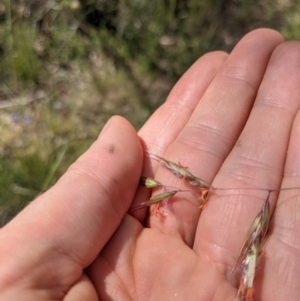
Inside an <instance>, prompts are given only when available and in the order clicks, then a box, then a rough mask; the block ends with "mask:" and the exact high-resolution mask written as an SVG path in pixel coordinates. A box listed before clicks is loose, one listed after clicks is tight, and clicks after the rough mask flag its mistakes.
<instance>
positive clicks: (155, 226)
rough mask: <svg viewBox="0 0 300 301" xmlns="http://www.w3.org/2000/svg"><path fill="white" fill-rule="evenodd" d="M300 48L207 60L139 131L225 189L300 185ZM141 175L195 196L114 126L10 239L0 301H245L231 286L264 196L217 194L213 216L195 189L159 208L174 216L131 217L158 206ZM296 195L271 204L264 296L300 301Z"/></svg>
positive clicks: (1, 251) (262, 48) (2, 250)
mask: <svg viewBox="0 0 300 301" xmlns="http://www.w3.org/2000/svg"><path fill="white" fill-rule="evenodd" d="M299 50H300V44H299V43H297V42H289V43H283V40H282V37H281V36H280V35H279V34H278V33H276V32H274V31H271V30H258V31H254V32H252V33H250V34H248V35H247V36H245V37H244V38H243V39H242V40H241V41H240V43H239V44H238V45H237V46H236V48H235V49H234V50H233V52H232V53H231V54H230V55H229V56H228V55H227V54H225V53H222V52H214V53H210V54H207V55H205V56H203V57H202V58H201V59H199V60H198V61H197V62H196V63H195V64H194V65H193V66H192V67H191V68H190V69H189V70H188V71H187V73H186V74H185V75H184V76H183V77H182V78H181V79H180V81H179V82H178V83H177V85H176V86H175V87H174V89H173V90H172V92H171V94H170V95H169V97H168V99H167V101H166V103H165V104H164V105H163V106H162V107H160V108H159V109H158V110H157V111H156V112H155V113H154V114H153V116H152V117H151V118H150V119H149V120H148V122H147V123H146V124H145V125H144V127H143V128H142V129H141V130H140V132H139V136H140V138H141V140H142V145H143V148H144V150H148V151H149V152H151V153H155V154H157V155H159V156H163V157H165V158H167V159H169V160H171V161H174V162H180V163H181V164H182V165H183V166H188V167H189V170H190V171H191V172H192V173H193V174H195V175H197V176H199V177H200V178H203V179H204V180H206V181H208V182H211V183H212V185H213V186H214V187H227V188H230V187H232V188H235V187H241V188H249V187H250V188H251V187H255V188H266V189H268V188H269V189H278V188H280V187H295V186H297V187H300V183H299V182H300V180H299V174H300V172H299V171H300V163H299V162H300V160H299V159H300V146H299V143H298V141H299V139H300V137H299V136H300V115H299V114H297V112H298V110H299V106H300V101H299V99H298V95H299V92H300V86H299V84H298V79H299V75H300V69H299V67H298V65H299V62H300V51H299ZM287 150H288V155H287V157H286V152H287ZM141 174H142V175H145V176H155V178H156V179H157V180H159V181H160V182H162V183H164V184H165V185H172V186H176V187H180V188H186V185H185V183H182V182H181V181H180V180H178V179H177V178H176V177H174V176H173V175H172V174H170V173H169V172H168V171H166V170H165V169H163V168H162V167H161V166H159V165H158V163H157V162H155V161H151V160H150V159H149V158H148V157H147V156H144V159H143V156H142V148H141V146H140V141H139V139H138V137H137V135H136V133H135V131H134V129H133V128H132V127H131V126H130V125H129V124H128V122H126V121H125V120H124V119H122V118H120V117H114V118H112V119H111V120H110V122H109V123H108V124H107V125H106V127H105V128H104V129H103V131H102V133H101V134H100V137H99V139H98V140H97V141H96V142H95V143H94V144H93V146H92V147H91V148H90V149H89V150H88V151H87V152H86V153H85V154H84V155H83V156H82V157H81V158H79V160H78V161H77V162H75V163H74V164H73V165H72V166H71V167H70V169H69V170H68V172H67V173H66V174H65V175H64V176H63V177H62V178H61V179H60V180H59V181H58V183H57V184H56V185H55V186H54V187H52V188H51V189H50V190H49V191H47V192H46V193H45V194H43V195H42V196H40V197H39V198H38V199H37V200H35V201H34V202H32V203H31V204H30V205H29V206H28V207H27V208H25V209H24V210H23V211H22V212H21V213H20V214H19V215H18V216H17V217H16V218H15V219H14V220H12V221H11V222H10V223H9V224H8V225H7V226H5V227H4V228H3V229H1V230H0V265H1V274H0V296H1V301H2V300H24V301H27V300H30V301H34V300H45V301H46V300H64V301H70V300H72V301H79V300H89V301H94V300H102V301H104V300H122V301H123V300H124V301H126V300H147V301H148V300H173V299H175V300H197V301H200V300H202V301H212V300H214V301H217V300H222V301H224V300H226V301H227V300H228V301H229V300H236V295H237V287H236V286H234V284H232V283H231V282H230V281H229V280H228V279H227V277H226V276H228V275H229V273H230V271H231V269H232V267H233V266H234V264H235V262H236V261H237V258H238V254H239V250H240V247H241V245H242V243H243V241H244V239H245V238H246V233H247V231H248V228H249V227H250V225H251V223H252V221H253V219H254V217H255V215H256V214H257V212H258V211H259V210H260V208H261V206H262V203H263V201H264V199H265V197H266V192H264V191H254V190H253V191H249V190H248V191H247V190H242V191H239V190H236V191H235V190H233V191H230V192H226V191H223V192H221V191H220V192H218V191H216V192H214V193H212V194H211V195H210V199H209V202H208V204H207V205H206V206H205V208H204V210H203V211H202V212H201V211H200V210H199V208H198V206H199V204H198V201H197V199H196V198H195V194H194V193H193V192H186V193H182V194H180V195H179V194H178V195H177V196H175V197H174V198H173V199H172V201H170V202H169V203H168V205H166V206H164V207H163V208H162V209H161V210H162V212H163V214H164V218H159V217H157V216H155V215H154V216H148V214H147V211H146V209H145V210H141V211H135V212H134V213H133V214H132V215H131V214H128V213H126V212H127V211H128V209H129V207H130V206H132V207H135V206H136V205H138V204H140V203H141V202H143V201H145V200H147V199H148V198H149V196H150V195H149V192H148V191H146V190H145V189H144V188H138V190H137V191H136V189H137V185H138V181H139V178H140V176H141ZM296 192H297V191H296V190H289V191H284V192H281V193H280V194H279V197H278V195H277V194H276V193H272V195H271V198H270V202H271V209H272V212H273V211H274V208H275V206H276V211H275V214H274V216H273V220H272V223H271V228H270V231H269V233H268V235H267V238H266V243H265V246H264V250H265V252H266V255H265V257H264V259H263V260H262V262H263V264H262V266H261V267H260V268H259V269H258V271H257V278H256V282H255V288H256V290H255V297H254V298H255V299H258V300H272V301H281V300H296V299H297V296H298V292H299V287H300V283H299V278H298V277H297V276H298V274H299V272H300V263H299V262H300V251H299V248H300V240H299V234H298V233H297V230H298V228H299V226H300V214H299V209H300V208H299V206H300V205H299V204H300V203H299V200H298V197H297V193H296ZM277 197H278V198H277ZM133 199H134V201H133V203H132V200H133ZM200 214H201V215H200ZM145 223H146V224H147V226H148V227H144V226H143V224H145Z"/></svg>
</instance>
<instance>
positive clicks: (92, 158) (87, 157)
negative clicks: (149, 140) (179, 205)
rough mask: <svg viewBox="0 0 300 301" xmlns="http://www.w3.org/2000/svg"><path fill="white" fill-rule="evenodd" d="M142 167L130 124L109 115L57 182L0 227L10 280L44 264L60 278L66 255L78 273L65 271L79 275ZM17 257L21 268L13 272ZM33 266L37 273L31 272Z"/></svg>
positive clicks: (2, 259) (115, 222)
mask: <svg viewBox="0 0 300 301" xmlns="http://www.w3.org/2000/svg"><path fill="white" fill-rule="evenodd" d="M141 168H142V149H141V145H140V142H139V139H138V136H137V134H136V132H135V130H134V128H133V127H132V126H131V125H130V124H129V123H128V121H126V120H125V119H124V118H122V117H117V116H116V117H113V118H111V119H110V121H109V122H108V123H107V124H106V126H105V128H104V129H103V130H102V132H101V134H100V136H99V138H98V139H97V141H96V142H95V143H94V144H93V145H92V146H91V147H90V149H89V150H88V151H87V152H86V153H85V154H83V155H82V156H81V157H80V158H79V159H78V160H77V161H76V162H75V163H74V164H73V165H72V166H71V167H70V168H69V169H68V171H67V172H66V174H65V175H63V176H62V177H61V179H60V180H59V181H58V182H57V184H56V185H55V186H53V187H52V188H51V189H50V190H48V191H47V192H46V193H44V194H43V195H41V196H40V197H39V198H37V199H36V200H35V201H33V202H32V203H31V204H30V205H29V206H27V207H26V208H25V209H24V210H23V211H22V212H21V213H20V214H19V215H18V216H17V217H16V218H15V219H13V220H12V221H11V222H10V223H9V224H8V225H6V226H5V227H4V228H2V229H1V230H0V265H1V266H2V267H4V266H5V267H7V269H6V271H7V272H8V273H10V280H13V279H11V278H15V277H17V278H22V275H24V274H25V275H26V276H28V274H35V275H36V277H37V278H38V275H39V274H40V273H42V272H43V266H45V269H46V268H47V271H46V272H47V275H49V273H50V274H51V273H53V274H54V275H52V276H55V273H56V272H57V273H59V277H57V278H62V275H61V274H62V273H63V272H62V271H64V270H63V268H62V264H63V265H66V262H69V263H70V259H71V262H73V265H74V263H76V264H75V265H76V267H77V269H78V273H74V270H73V271H72V269H71V270H70V267H69V265H68V269H65V270H66V271H69V274H70V273H71V271H72V272H73V274H72V275H74V276H75V275H76V274H77V276H76V277H78V276H79V275H81V272H82V269H83V268H85V267H86V266H87V265H89V264H90V263H91V262H92V261H93V260H94V258H95V257H96V256H97V255H98V253H99V252H100V251H101V249H102V248H103V246H104V245H105V244H106V243H107V241H108V240H109V238H110V237H111V236H112V234H113V233H114V232H115V230H116V229H117V227H118V226H119V224H120V223H121V221H122V218H123V216H124V215H125V213H126V212H127V210H128V208H129V206H130V204H131V201H132V198H133V196H134V194H135V191H136V188H137V185H138V182H139V178H140V173H141ZM24 258H26V263H24ZM66 258H68V260H67V261H66ZM18 259H20V261H22V263H21V264H20V265H21V267H22V268H21V270H19V271H18V276H16V275H14V276H12V273H13V272H12V270H16V267H17V266H18V264H17V263H16V261H17V260H18ZM45 261H47V264H45ZM62 262H63V263H62ZM33 265H34V266H33ZM50 266H51V267H53V271H52V270H51V269H52V268H51V269H49V267H50ZM58 267H59V268H58ZM78 267H79V268H78ZM35 268H36V269H37V270H38V273H33V270H34V269H35ZM80 269H81V270H80ZM66 273H67V272H66ZM1 274H2V276H3V273H1ZM4 274H5V273H4ZM2 276H0V283H1V281H2V280H4V279H1V278H2ZM49 276H50V275H49ZM56 276H57V275H56ZM63 276H65V279H66V278H67V275H63ZM3 277H7V275H6V276H3ZM6 279H7V278H6ZM52 279H53V278H52ZM4 283H5V281H4ZM0 286H1V285H0Z"/></svg>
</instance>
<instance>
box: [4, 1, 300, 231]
mask: <svg viewBox="0 0 300 301" xmlns="http://www.w3.org/2000/svg"><path fill="white" fill-rule="evenodd" d="M299 25H300V2H299V1H296V0H294V1H293V0H281V1H279V0H278V1H271V0H254V1H247V0H151V1H148V0H98V1H97V0H95V1H93V0H82V1H78V0H74V1H69V0H68V1H67V0H56V1H46V0H43V1H38V0H18V1H17V0H15V1H12V0H4V1H2V2H0V70H1V72H0V224H1V225H3V224H4V223H6V222H7V221H8V220H10V219H11V218H12V217H13V216H14V215H15V214H16V213H17V212H18V211H19V210H21V209H22V208H23V207H24V206H25V205H26V204H27V203H28V202H29V201H30V200H32V199H33V198H35V197H36V196H37V195H38V194H40V193H41V192H42V191H44V190H46V189H47V188H49V187H50V186H51V185H53V184H54V183H55V182H56V180H57V179H58V178H59V177H60V176H61V174H62V173H63V172H64V171H65V170H66V168H67V167H68V166H69V165H70V164H71V163H72V162H73V161H74V160H75V159H76V158H77V157H78V156H79V155H80V154H81V153H82V152H84V151H85V150H86V149H87V148H88V147H89V145H90V144H91V143H92V142H93V140H94V139H95V138H96V137H97V135H98V133H99V131H100V130H101V128H102V126H103V124H104V123H105V122H106V121H107V120H108V118H109V117H110V116H112V115H114V114H120V115H122V116H124V117H126V118H128V119H129V120H130V121H131V123H132V124H133V125H134V126H135V127H136V129H138V128H139V127H140V126H141V125H142V124H143V123H144V122H145V120H146V119H147V117H148V116H149V115H150V114H151V113H152V112H153V111H154V110H155V109H156V108H157V107H158V106H159V105H160V104H161V103H162V102H163V101H164V100H165V98H166V96H167V94H168V92H169V91H170V89H171V87H172V85H173V84H174V83H175V82H176V80H177V79H178V78H179V77H180V76H181V75H182V74H183V73H184V71H185V70H186V69H187V68H188V67H189V66H190V65H191V64H192V63H193V62H194V61H195V60H196V59H197V58H198V57H199V56H201V55H202V54H204V53H206V52H208V51H211V50H216V49H221V50H225V51H230V50H231V49H232V47H233V46H234V45H235V44H236V42H237V41H238V40H239V39H240V38H241V37H242V36H243V35H244V34H245V33H247V32H248V31H250V30H252V29H254V28H258V27H269V28H274V29H277V30H279V31H280V32H282V33H283V35H284V36H285V37H286V38H287V39H299V38H300V33H299V32H300V31H299V30H298V29H299Z"/></svg>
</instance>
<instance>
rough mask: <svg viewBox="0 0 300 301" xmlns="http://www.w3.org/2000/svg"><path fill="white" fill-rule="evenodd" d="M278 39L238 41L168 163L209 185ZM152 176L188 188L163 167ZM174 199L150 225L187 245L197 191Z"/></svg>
mask: <svg viewBox="0 0 300 301" xmlns="http://www.w3.org/2000/svg"><path fill="white" fill-rule="evenodd" d="M281 41H282V37H281V36H280V35H279V34H278V33H277V32H275V31H272V30H257V31H254V32H251V33H250V34H248V35H246V36H245V37H244V38H243V39H242V40H241V41H240V42H239V43H238V45H237V46H236V47H235V48H234V50H233V51H232V53H231V54H230V56H229V57H228V59H227V60H226V62H225V63H224V66H223V68H221V70H220V71H219V73H218V74H217V76H216V77H215V79H214V80H213V81H212V83H211V85H210V86H209V87H208V89H207V90H206V92H205V94H204V95H203V97H202V99H201V101H200V103H199V105H198V106H197V108H196V109H195V112H194V113H193V115H192V116H191V118H190V120H189V122H188V123H187V124H186V126H185V128H184V129H183V130H182V132H181V133H180V134H179V135H178V137H177V139H176V141H175V142H174V143H173V144H172V145H171V146H170V147H169V148H168V150H167V152H166V153H165V155H164V156H165V157H166V158H167V159H169V160H171V161H175V162H180V164H181V165H183V166H187V167H189V170H190V171H191V172H192V173H193V174H195V175H197V176H198V177H200V178H202V179H204V180H205V181H207V182H211V181H212V179H213V178H214V176H215V174H216V173H217V172H218V170H219V168H220V166H221V164H222V163H223V161H224V159H225V158H226V157H227V155H228V153H229V152H230V151H231V149H232V147H233V146H234V143H235V141H236V139H237V137H238V135H239V134H240V131H241V130H242V128H243V126H244V124H245V122H246V120H247V118H248V115H249V111H250V109H251V106H252V104H253V101H254V99H255V95H256V92H257V89H258V86H259V83H260V81H261V79H262V77H263V74H264V72H265V68H266V65H267V62H268V59H269V57H270V55H271V53H272V51H273V49H274V48H275V47H276V46H277V45H278V44H279V43H280V42H281ZM156 177H157V179H158V180H159V181H163V182H164V183H166V185H171V186H178V185H179V187H180V188H182V189H187V185H183V184H181V183H180V181H178V179H175V177H174V176H173V175H170V173H168V172H167V171H166V170H165V169H163V168H161V169H158V172H157V176H156ZM197 198H198V199H197ZM172 200H173V202H171V204H172V205H171V206H169V208H168V210H169V211H170V213H166V214H168V215H167V218H168V221H167V222H166V219H164V220H162V219H159V218H157V217H156V216H153V217H152V220H151V226H153V227H158V228H159V229H161V230H162V231H165V232H166V233H177V234H179V235H181V237H182V238H183V239H184V241H186V242H187V243H188V244H189V245H190V246H191V245H192V244H193V242H194V235H195V230H196V227H197V224H198V220H199V215H200V210H199V208H198V207H199V205H200V201H199V193H198V195H197V194H196V195H195V193H192V194H189V193H185V194H181V195H180V196H179V194H178V197H177V196H175V197H174V198H172Z"/></svg>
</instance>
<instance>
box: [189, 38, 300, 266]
mask: <svg viewBox="0 0 300 301" xmlns="http://www.w3.org/2000/svg"><path fill="white" fill-rule="evenodd" d="M299 50H300V48H299V45H298V44H293V43H284V44H282V45H280V46H278V47H277V48H276V49H275V51H274V53H273V54H272V56H271V58H270V61H269V64H268V68H267V70H266V74H265V76H264V78H263V81H262V83H261V85H260V88H259V90H258V93H257V97H256V101H255V103H254V106H253V109H252V111H251V114H250V116H249V119H248V121H247V124H246V126H245V128H244V130H243V132H242V134H241V136H240V137H239V140H238V142H237V143H236V145H235V147H234V149H233V150H232V152H231V153H230V155H229V156H228V157H227V159H226V161H225V162H224V164H223V165H222V168H221V170H220V171H219V173H218V175H217V176H216V178H215V180H214V186H215V187H241V188H251V187H252V188H253V187H254V188H265V189H276V188H279V186H280V183H281V177H282V173H283V165H284V160H285V154H286V150H287V144H288V140H289V135H290V130H291V126H292V122H293V119H294V117H295V114H296V112H297V110H298V109H299V99H298V95H299V93H300V89H299V81H298V79H299V76H300V70H299V68H298V65H299V62H300V52H299ZM236 193H239V192H238V191H237V192H236ZM249 194H251V195H253V196H252V197H251V196H249ZM266 196H267V193H266V192H259V191H256V192H255V191H253V192H252V193H251V192H250V191H248V192H247V193H246V192H245V191H244V192H243V193H241V194H240V195H232V196H230V195H229V196H228V195H224V196H223V197H222V196H221V195H217V193H216V194H215V195H212V196H211V199H210V201H209V204H208V206H207V208H205V210H204V212H203V216H201V219H200V223H199V225H198V229H197V236H196V239H195V250H196V251H197V252H199V253H201V254H202V255H203V256H207V257H208V258H209V259H210V260H211V261H212V262H215V263H216V264H217V265H219V266H220V268H221V269H222V271H223V272H229V271H230V270H231V269H232V267H233V265H234V264H235V262H236V260H237V257H238V253H239V250H240V248H241V246H242V244H243V241H244V240H245V239H246V234H247V232H248V230H249V228H250V225H251V224H252V222H253V220H254V218H255V216H256V215H257V213H258V212H259V211H260V209H261V207H262V204H263V201H264V199H265V198H266ZM275 197H276V195H275V194H273V197H271V201H272V204H271V205H272V206H271V207H272V208H274V199H275Z"/></svg>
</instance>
